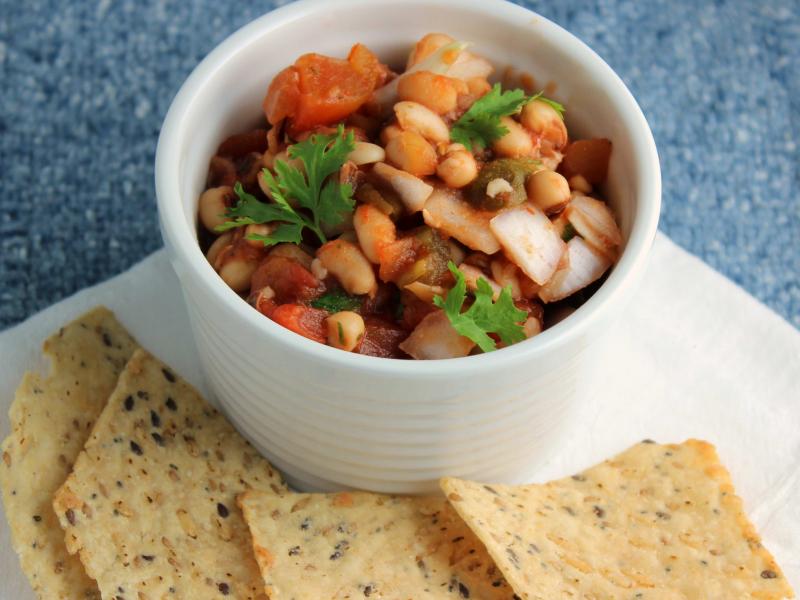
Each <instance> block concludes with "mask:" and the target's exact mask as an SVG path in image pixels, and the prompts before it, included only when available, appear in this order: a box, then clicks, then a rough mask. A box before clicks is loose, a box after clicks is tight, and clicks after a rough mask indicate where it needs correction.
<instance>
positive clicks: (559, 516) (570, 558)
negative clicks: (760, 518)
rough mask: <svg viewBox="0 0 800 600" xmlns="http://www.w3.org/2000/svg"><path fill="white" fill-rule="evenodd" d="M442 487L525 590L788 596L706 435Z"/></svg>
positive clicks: (645, 596)
mask: <svg viewBox="0 0 800 600" xmlns="http://www.w3.org/2000/svg"><path fill="white" fill-rule="evenodd" d="M441 485H442V489H443V490H444V492H445V494H446V495H447V497H448V499H449V500H450V502H451V503H452V505H453V506H454V507H455V509H456V510H457V511H458V513H459V514H460V515H461V516H462V517H463V518H464V520H465V521H466V522H467V523H468V524H469V526H470V527H471V528H472V530H473V531H474V532H475V533H476V534H477V535H478V537H479V538H480V539H481V540H482V541H483V542H484V544H486V548H487V549H488V551H489V554H491V556H492V557H493V558H494V560H495V562H496V563H497V566H498V567H499V568H500V570H501V571H502V572H503V573H504V574H505V576H506V579H507V580H508V582H509V584H510V585H511V586H512V587H513V588H514V591H516V593H517V594H518V595H519V596H520V597H521V598H523V599H524V600H529V599H531V600H532V599H537V600H539V599H542V600H551V599H553V598H592V599H594V598H626V599H627V598H631V599H634V598H636V599H642V600H651V599H668V598H669V599H676V600H677V599H689V598H692V599H694V598H696V599H698V600H700V599H712V598H713V599H728V598H730V599H734V598H736V599H738V598H761V599H774V600H778V599H783V598H793V597H794V595H793V593H792V590H791V587H790V586H789V584H788V582H787V581H786V579H785V577H784V576H783V574H782V573H781V570H780V569H779V568H778V566H777V564H775V561H774V559H773V558H772V556H771V555H770V554H769V552H767V550H766V549H765V548H764V547H763V546H762V545H761V541H760V540H759V537H758V534H757V533H756V531H755V529H754V527H753V525H752V524H751V523H750V522H749V521H748V519H747V517H746V515H745V514H744V511H743V510H742V502H741V500H740V499H739V498H738V497H737V496H736V494H735V493H734V489H733V486H732V484H731V480H730V476H729V474H728V471H727V470H726V469H725V467H723V466H722V465H721V464H720V462H719V458H718V457H717V453H716V451H715V450H714V447H713V446H712V445H710V444H708V443H706V442H701V441H696V440H689V441H687V442H685V443H683V444H670V445H660V444H655V443H652V442H650V441H649V440H648V441H645V442H642V443H640V444H637V445H636V446H634V447H632V448H630V449H629V450H627V451H626V452H623V453H622V454H620V455H618V456H616V457H615V458H613V459H611V460H608V461H606V462H604V463H602V464H599V465H597V466H595V467H592V468H591V469H589V470H587V471H585V472H583V473H581V474H579V475H574V476H572V477H567V478H565V479H560V480H558V481H553V482H550V483H545V484H541V485H523V486H507V485H483V484H480V483H474V482H471V481H464V480H460V479H454V478H445V479H443V480H442V482H441Z"/></svg>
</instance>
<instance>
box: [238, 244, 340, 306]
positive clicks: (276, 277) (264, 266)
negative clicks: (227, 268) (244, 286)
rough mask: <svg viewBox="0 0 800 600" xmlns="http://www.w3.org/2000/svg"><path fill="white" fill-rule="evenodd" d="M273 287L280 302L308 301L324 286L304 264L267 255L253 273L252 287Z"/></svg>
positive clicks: (254, 289)
mask: <svg viewBox="0 0 800 600" xmlns="http://www.w3.org/2000/svg"><path fill="white" fill-rule="evenodd" d="M267 286H269V287H271V288H272V291H274V292H275V301H276V302H277V303H278V304H284V303H286V302H290V303H294V302H308V301H309V300H311V299H313V298H316V297H317V296H319V295H320V294H321V293H322V292H323V290H324V286H323V285H322V282H320V280H319V279H317V278H316V277H314V275H313V274H312V273H311V271H309V270H308V269H306V268H305V267H304V266H303V265H301V264H300V263H298V262H297V261H294V260H292V259H290V258H286V257H284V256H267V258H265V259H264V260H263V261H262V262H261V264H260V265H259V266H258V269H256V272H255V273H253V277H252V278H251V279H250V289H251V290H253V291H258V290H262V289H264V288H265V287H267Z"/></svg>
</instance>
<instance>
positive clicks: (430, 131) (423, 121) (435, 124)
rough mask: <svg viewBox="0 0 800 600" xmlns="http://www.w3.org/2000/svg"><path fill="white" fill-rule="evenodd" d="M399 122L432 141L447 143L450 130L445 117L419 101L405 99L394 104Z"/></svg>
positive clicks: (404, 127)
mask: <svg viewBox="0 0 800 600" xmlns="http://www.w3.org/2000/svg"><path fill="white" fill-rule="evenodd" d="M394 114H395V115H396V116H397V122H398V123H399V124H400V127H402V128H403V129H405V130H414V131H417V132H419V133H420V134H422V136H423V137H424V138H426V139H428V140H430V141H432V142H436V143H440V144H446V143H447V142H449V141H450V130H449V129H448V128H447V124H446V123H445V122H444V119H442V117H440V116H439V115H437V114H436V113H435V112H433V111H432V110H431V109H430V108H428V107H427V106H423V105H422V104H419V103H418V102H409V101H403V102H398V103H397V104H395V105H394Z"/></svg>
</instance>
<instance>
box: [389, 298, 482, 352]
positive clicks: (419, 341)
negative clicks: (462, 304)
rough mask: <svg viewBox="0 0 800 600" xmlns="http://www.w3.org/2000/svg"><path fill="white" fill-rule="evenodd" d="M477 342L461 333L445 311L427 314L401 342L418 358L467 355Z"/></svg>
mask: <svg viewBox="0 0 800 600" xmlns="http://www.w3.org/2000/svg"><path fill="white" fill-rule="evenodd" d="M474 347H475V342H473V341H472V340H470V339H469V338H466V337H464V336H463V335H461V334H459V333H458V332H457V331H456V330H455V329H453V326H452V325H451V324H450V320H449V319H448V318H447V315H446V314H444V312H443V311H441V310H437V311H434V312H432V313H430V314H428V315H426V316H425V318H424V319H422V321H420V322H419V325H417V326H416V328H415V329H414V331H412V332H411V335H409V336H408V337H407V338H406V339H405V340H404V341H403V342H402V343H401V344H400V349H401V350H403V352H405V353H406V354H409V355H410V356H412V357H413V358H416V359H417V360H430V359H437V358H458V357H460V356H467V355H468V354H469V353H470V352H471V351H472V349H473V348H474Z"/></svg>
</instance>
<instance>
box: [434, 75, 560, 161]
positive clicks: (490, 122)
mask: <svg viewBox="0 0 800 600" xmlns="http://www.w3.org/2000/svg"><path fill="white" fill-rule="evenodd" d="M534 100H539V101H540V102H544V103H545V104H548V105H549V106H552V107H553V109H555V111H556V112H557V113H558V116H559V117H561V118H562V119H563V118H564V107H563V106H562V105H561V104H559V103H558V102H556V101H555V100H550V99H549V98H545V97H544V96H543V92H539V93H538V94H534V95H533V96H530V97H529V96H526V95H525V92H524V91H522V90H520V89H514V90H507V91H505V92H504V91H502V88H501V87H500V84H499V83H495V84H494V86H493V87H492V89H491V90H489V91H488V92H487V93H486V94H485V95H484V96H482V97H481V98H479V99H478V100H476V101H475V103H474V104H473V105H472V106H470V107H469V110H467V112H465V113H464V114H463V115H461V118H459V119H458V121H456V122H455V123H454V124H453V128H452V129H451V130H450V138H451V139H452V140H453V141H454V142H458V143H459V144H463V145H464V146H465V147H467V148H469V149H471V150H473V151H474V150H483V149H484V148H486V147H487V146H489V145H490V144H491V143H492V142H494V141H495V140H498V139H500V138H501V137H503V136H504V135H505V134H507V133H508V128H507V127H505V126H504V125H503V124H502V123H501V122H500V119H501V117H508V116H510V115H514V114H516V113H518V112H519V111H520V110H521V109H522V107H523V106H525V105H526V104H527V103H528V102H533V101H534Z"/></svg>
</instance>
